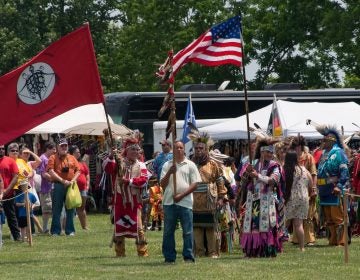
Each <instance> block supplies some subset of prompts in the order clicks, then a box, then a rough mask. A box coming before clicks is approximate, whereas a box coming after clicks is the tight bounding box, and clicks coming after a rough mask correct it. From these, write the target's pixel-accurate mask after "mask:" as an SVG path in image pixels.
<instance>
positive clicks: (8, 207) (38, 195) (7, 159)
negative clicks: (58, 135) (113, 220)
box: [0, 138, 89, 244]
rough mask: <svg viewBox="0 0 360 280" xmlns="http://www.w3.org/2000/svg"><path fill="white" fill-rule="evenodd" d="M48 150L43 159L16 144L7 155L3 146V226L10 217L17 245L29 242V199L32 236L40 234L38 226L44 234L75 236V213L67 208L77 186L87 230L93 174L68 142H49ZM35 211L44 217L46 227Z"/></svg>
mask: <svg viewBox="0 0 360 280" xmlns="http://www.w3.org/2000/svg"><path fill="white" fill-rule="evenodd" d="M44 149H45V152H44V153H43V154H41V156H40V157H39V156H38V155H36V154H35V153H34V152H32V151H31V150H30V149H29V148H28V147H27V145H26V144H23V143H22V144H18V143H15V142H13V143H10V144H9V145H7V155H6V153H5V146H4V145H0V181H1V183H0V200H1V212H0V214H1V216H2V219H1V221H2V222H1V224H3V223H5V217H6V221H7V224H8V226H9V229H10V232H11V238H12V239H13V240H15V241H25V240H26V239H29V236H28V231H27V228H28V226H29V225H28V219H27V215H26V207H25V206H26V200H25V198H26V197H28V203H29V210H30V211H29V212H30V222H31V228H32V234H35V233H36V232H35V226H36V228H37V230H38V233H41V234H51V235H53V236H58V235H60V234H63V233H65V234H66V235H68V236H73V235H75V227H74V222H73V218H74V212H75V209H66V207H64V202H65V196H66V190H67V187H69V186H71V185H72V184H74V183H76V184H77V185H78V186H79V189H80V192H81V196H82V197H83V204H82V205H81V206H80V207H79V208H78V209H76V210H77V213H78V216H79V220H80V223H81V226H82V228H83V229H84V230H86V229H87V223H86V212H85V210H84V203H85V202H84V201H85V199H86V196H87V190H88V188H89V171H88V167H87V165H86V164H85V163H83V162H82V161H81V160H80V158H81V157H80V153H79V151H80V150H79V148H78V147H77V146H71V147H70V148H69V145H68V142H67V139H65V138H62V139H59V140H58V143H57V144H55V143H54V142H46V143H45V145H44ZM69 150H70V151H69ZM30 158H31V159H32V160H31V161H30V160H29V159H30ZM78 159H79V161H78ZM25 193H27V196H25ZM40 209H41V210H40ZM33 210H37V211H38V212H39V211H40V213H42V223H41V222H40V221H39V219H38V217H37V215H34V213H33V212H34V211H33ZM50 218H51V226H50V228H49V221H50ZM1 244H2V240H1Z"/></svg>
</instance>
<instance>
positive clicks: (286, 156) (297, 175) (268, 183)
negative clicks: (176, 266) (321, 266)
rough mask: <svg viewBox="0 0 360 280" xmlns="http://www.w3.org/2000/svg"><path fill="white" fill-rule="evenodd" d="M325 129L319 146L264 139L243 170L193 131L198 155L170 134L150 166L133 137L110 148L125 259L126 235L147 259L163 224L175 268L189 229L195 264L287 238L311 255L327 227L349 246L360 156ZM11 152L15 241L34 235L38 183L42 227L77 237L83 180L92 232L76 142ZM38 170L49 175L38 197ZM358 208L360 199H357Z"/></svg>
mask: <svg viewBox="0 0 360 280" xmlns="http://www.w3.org/2000/svg"><path fill="white" fill-rule="evenodd" d="M317 129H318V131H319V132H320V133H321V134H322V135H323V139H322V141H321V143H320V146H318V147H316V148H314V149H312V150H309V148H308V147H307V146H306V141H305V139H304V137H302V136H301V135H298V136H295V137H288V138H286V139H281V140H279V139H274V138H272V137H269V136H264V135H261V136H260V135H258V136H257V137H256V139H255V140H253V141H252V143H251V144H250V145H251V146H250V149H249V150H250V151H249V154H248V155H243V156H242V158H241V160H240V162H239V165H238V166H237V167H235V160H234V159H233V158H231V157H229V156H227V155H224V154H222V153H221V152H220V151H219V150H217V149H214V146H213V143H212V141H211V139H210V138H209V137H208V135H206V134H201V133H197V134H196V133H195V134H194V133H193V134H191V135H189V138H190V139H191V140H192V142H193V151H194V152H193V154H192V155H190V156H187V155H186V154H185V149H184V148H185V146H184V143H183V142H181V141H175V143H172V142H170V141H168V140H163V141H161V142H160V144H161V147H162V152H159V153H155V154H154V158H153V159H152V160H150V161H147V162H144V157H143V153H142V148H141V139H140V138H139V137H128V138H126V139H125V140H123V141H122V143H121V147H116V146H114V145H113V144H112V145H110V146H112V148H109V152H108V154H107V156H106V158H104V159H103V163H102V167H103V169H104V172H105V173H106V175H107V176H108V177H109V178H110V182H111V185H112V190H113V191H112V196H111V201H109V207H110V209H111V221H112V223H113V224H114V233H113V239H112V243H113V244H114V247H115V253H116V256H118V257H125V256H126V249H125V240H126V238H131V239H135V244H136V250H137V253H138V255H139V256H140V257H147V256H149V254H150V253H151V252H150V253H149V249H148V246H147V240H146V234H147V233H146V231H147V230H155V229H157V230H159V231H160V230H163V243H162V253H163V256H164V259H165V263H167V264H173V263H175V261H176V257H177V252H176V246H175V231H176V229H178V228H180V227H181V230H182V238H183V249H182V257H183V259H184V261H185V262H195V259H196V258H198V257H210V258H219V257H220V255H221V253H222V252H232V250H233V248H234V246H236V245H234V244H236V243H237V240H239V246H240V247H241V249H242V251H243V253H244V256H245V257H276V255H277V254H279V253H281V252H282V251H283V243H284V242H286V241H289V242H292V243H294V244H297V245H298V246H299V249H300V251H305V247H307V246H312V245H314V244H315V243H316V239H317V238H319V237H322V236H323V234H324V233H326V236H327V238H328V239H329V245H331V246H334V245H335V246H338V245H344V242H345V236H344V232H345V230H344V226H345V225H346V224H347V223H344V213H343V202H344V201H343V200H344V199H347V198H345V196H344V193H345V192H354V193H359V191H360V156H358V155H357V154H356V153H354V152H352V151H351V150H350V149H349V148H348V147H347V146H346V145H345V144H344V143H343V141H342V137H341V136H340V135H339V132H338V131H337V130H336V128H335V127H331V126H321V127H320V126H319V127H318V128H317ZM172 145H174V146H172ZM110 146H109V147H110ZM7 152H8V156H6V155H5V147H4V146H0V175H1V178H0V188H1V192H0V199H1V200H2V207H3V210H4V211H3V212H4V213H5V215H6V218H7V223H8V226H9V229H10V231H11V235H12V237H13V239H14V240H19V241H21V240H25V238H26V230H25V229H26V227H27V226H28V225H27V221H26V219H24V213H25V212H24V200H23V196H22V194H23V192H25V191H26V190H27V189H28V188H29V191H28V192H29V193H31V194H32V195H31V196H29V200H30V202H31V204H32V205H34V206H36V205H38V206H39V207H41V210H42V211H41V212H42V223H40V222H39V221H38V220H37V218H36V216H34V215H32V217H33V219H32V221H33V222H34V223H35V224H36V225H37V227H38V230H39V231H41V232H43V233H50V234H52V235H53V236H58V235H60V234H62V233H63V232H64V233H65V234H66V235H69V236H72V235H74V234H75V227H74V222H73V218H74V214H75V209H66V208H64V200H65V194H66V189H67V187H69V186H70V185H72V184H73V183H74V182H77V184H78V186H79V189H80V193H81V196H82V205H81V206H80V207H79V208H78V209H76V212H77V215H78V217H79V221H80V224H81V227H82V228H83V229H84V230H87V229H88V224H87V219H86V211H85V203H86V197H87V190H88V188H89V184H90V178H89V169H88V167H87V165H86V164H85V163H84V162H83V161H82V155H81V154H80V148H79V147H76V146H71V147H70V148H69V145H68V142H67V140H66V139H60V140H59V141H58V143H57V145H55V144H54V143H51V142H49V143H46V144H45V152H44V153H43V154H42V155H41V156H40V157H38V156H37V155H36V154H35V153H33V152H31V151H30V149H28V148H27V147H23V146H21V147H20V146H19V145H18V144H17V143H11V144H9V145H8V146H7ZM30 156H32V159H33V160H32V161H29V158H30ZM36 176H39V177H40V178H41V182H40V183H39V185H40V187H39V188H38V193H37V192H36V187H35V185H36V183H35V181H36V179H35V178H36ZM354 204H356V199H352V200H351V201H350V206H352V205H354ZM351 211H353V212H354V207H350V208H349V213H350V212H351ZM355 216H356V215H355ZM63 217H65V219H63ZM350 217H351V215H350ZM50 218H51V226H50V229H49V221H50ZM350 225H351V226H352V228H350V233H351V231H353V232H354V233H356V231H357V230H358V227H357V223H356V218H355V219H353V221H352V222H351V223H350Z"/></svg>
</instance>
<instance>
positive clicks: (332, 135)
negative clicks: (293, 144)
mask: <svg viewBox="0 0 360 280" xmlns="http://www.w3.org/2000/svg"><path fill="white" fill-rule="evenodd" d="M306 123H307V124H311V125H313V126H314V127H315V129H316V130H317V131H318V132H319V133H320V134H321V135H324V139H325V140H328V141H333V142H336V144H337V145H338V146H339V147H340V148H342V149H343V148H344V144H343V141H342V137H341V135H340V133H339V131H338V129H337V127H336V125H319V124H316V123H314V122H312V121H311V120H307V121H306Z"/></svg>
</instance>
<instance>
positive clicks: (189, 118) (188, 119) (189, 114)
mask: <svg viewBox="0 0 360 280" xmlns="http://www.w3.org/2000/svg"><path fill="white" fill-rule="evenodd" d="M188 123H192V124H193V125H194V126H196V121H195V115H194V110H193V106H192V103H191V96H189V98H188V103H187V107H186V114H185V119H184V126H183V129H184V132H183V136H182V140H181V141H182V142H183V143H184V144H186V143H187V142H189V138H187V135H188V134H189V132H190V127H189V125H188Z"/></svg>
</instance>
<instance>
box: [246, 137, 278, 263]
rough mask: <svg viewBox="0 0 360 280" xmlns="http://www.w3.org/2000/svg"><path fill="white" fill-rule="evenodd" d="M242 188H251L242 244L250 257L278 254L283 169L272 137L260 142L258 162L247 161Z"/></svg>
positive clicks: (256, 153)
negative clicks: (278, 208) (275, 151)
mask: <svg viewBox="0 0 360 280" xmlns="http://www.w3.org/2000/svg"><path fill="white" fill-rule="evenodd" d="M240 176H241V181H240V185H241V188H244V189H245V190H246V191H247V194H246V209H245V218H244V222H243V233H242V236H241V246H242V249H243V251H244V253H245V256H246V257H270V256H271V257H275V256H276V254H277V252H279V251H281V243H280V241H279V238H280V236H279V234H278V230H279V226H278V217H277V215H278V213H277V210H276V202H278V201H279V198H281V187H280V177H281V174H280V168H279V164H278V163H277V162H275V161H274V160H273V146H272V145H271V142H270V140H267V139H261V140H259V141H258V144H257V147H256V151H255V165H254V166H253V165H250V164H249V163H246V164H244V166H243V167H242V170H241V171H240Z"/></svg>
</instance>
